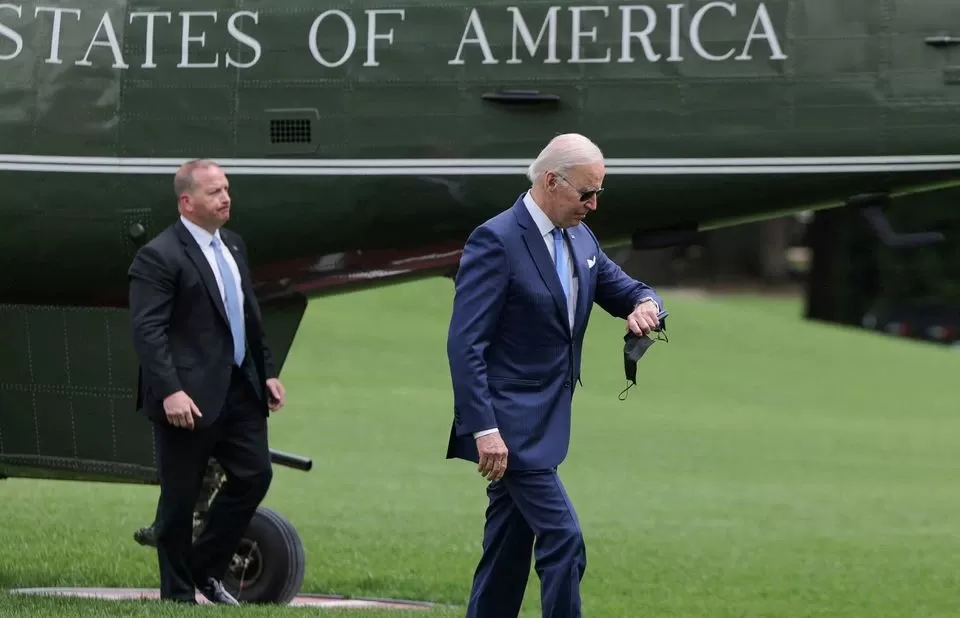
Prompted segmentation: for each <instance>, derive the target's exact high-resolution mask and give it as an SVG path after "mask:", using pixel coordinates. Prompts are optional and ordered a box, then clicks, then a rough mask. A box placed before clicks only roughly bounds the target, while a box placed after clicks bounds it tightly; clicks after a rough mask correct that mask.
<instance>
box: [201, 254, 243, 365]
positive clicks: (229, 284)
mask: <svg viewBox="0 0 960 618" xmlns="http://www.w3.org/2000/svg"><path fill="white" fill-rule="evenodd" d="M210 244H211V245H213V252H214V254H215V255H216V256H217V268H219V269H220V277H221V278H222V279H223V295H224V298H225V299H226V302H225V305H226V308H227V320H228V321H229V322H230V332H232V333H233V361H234V362H235V363H236V364H237V366H240V365H242V364H243V357H244V356H246V348H247V346H246V343H245V342H244V340H243V337H244V332H243V331H244V324H243V307H241V306H240V297H239V296H238V294H237V280H236V279H234V278H233V271H232V270H231V269H230V265H229V264H227V260H226V259H225V258H224V257H223V249H222V245H221V244H220V239H219V238H218V237H216V236H214V237H213V240H212V241H210Z"/></svg>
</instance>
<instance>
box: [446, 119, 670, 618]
mask: <svg viewBox="0 0 960 618" xmlns="http://www.w3.org/2000/svg"><path fill="white" fill-rule="evenodd" d="M528 176H529V179H530V182H531V188H530V190H529V191H527V192H525V193H523V194H522V195H520V196H519V197H518V198H517V200H516V202H515V203H514V204H513V206H512V207H511V208H509V209H507V210H505V211H504V212H502V213H500V214H499V215H497V216H495V217H493V218H492V219H490V220H489V221H486V222H485V223H483V224H482V225H480V226H479V227H477V228H476V229H475V230H474V231H473V232H472V233H471V234H470V236H469V238H468V240H467V242H466V246H465V247H464V250H463V256H462V258H461V261H460V268H459V270H458V272H457V278H456V292H455V297H454V302H453V314H452V316H451V318H450V328H449V334H448V339H447V355H448V358H449V362H450V373H451V377H452V380H453V394H454V421H453V426H452V427H451V432H450V439H449V443H448V449H447V458H448V459H449V458H459V459H465V460H468V461H472V462H475V463H477V466H478V470H479V472H480V474H481V475H482V476H483V477H484V478H485V479H486V480H488V481H489V484H488V485H487V496H488V498H489V507H488V508H487V512H486V525H485V528H484V535H483V555H482V557H481V558H480V563H479V564H478V565H477V569H476V572H475V573H474V580H473V590H472V592H471V595H470V601H469V604H468V607H467V618H511V617H516V616H517V614H518V613H519V611H520V606H521V603H522V601H523V594H524V591H525V589H526V586H527V579H528V577H529V572H530V560H531V554H534V555H535V558H536V569H537V572H538V573H539V575H540V583H541V600H542V605H543V616H544V618H548V617H549V618H579V616H580V615H581V602H580V581H581V579H582V578H583V573H584V571H585V569H586V550H585V547H584V543H583V535H582V533H581V530H580V523H579V521H578V519H577V514H576V511H575V510H574V508H573V504H572V503H571V502H570V499H569V497H568V496H567V493H566V490H565V489H564V487H563V483H562V482H561V481H560V477H559V475H558V473H557V468H558V466H559V465H560V464H561V463H562V462H563V460H564V459H565V458H566V455H567V449H568V447H569V443H570V415H571V402H572V398H573V392H574V390H575V388H576V383H577V381H578V380H579V378H580V355H581V351H582V349H583V336H584V333H585V332H586V330H587V322H588V320H589V318H590V312H591V308H592V307H593V303H597V304H598V305H599V306H600V307H601V308H602V309H604V310H605V311H606V312H607V313H609V314H611V315H613V316H616V317H618V318H622V319H624V320H626V325H627V328H629V329H630V330H631V331H633V332H634V333H636V334H638V335H639V334H647V333H649V332H650V331H651V330H654V329H657V328H659V327H660V321H659V319H658V314H659V311H660V309H661V308H662V306H663V303H662V302H661V300H660V297H659V296H658V295H657V294H656V292H654V290H653V289H652V288H650V287H649V286H647V285H646V284H644V283H642V282H640V281H635V280H634V279H631V278H630V277H628V276H627V275H626V274H625V273H624V272H623V271H622V270H621V269H620V268H619V267H618V266H617V265H616V264H615V263H614V262H613V261H611V260H610V259H609V258H608V257H607V256H606V254H604V252H603V250H602V249H601V248H600V244H599V243H598V242H597V239H596V237H595V236H594V235H593V232H591V231H590V228H588V227H587V225H586V224H585V223H584V219H585V218H586V217H587V215H588V214H589V213H590V212H592V211H594V210H596V209H597V204H598V197H599V195H600V193H601V192H602V191H603V179H604V163H603V154H602V153H601V151H600V149H599V148H598V147H597V146H596V144H594V143H593V142H591V141H590V140H589V139H587V138H586V137H584V136H582V135H578V134H565V135H560V136H557V137H556V138H554V139H553V140H551V141H550V143H549V144H547V146H546V147H545V148H544V149H543V151H542V152H541V153H540V155H539V156H538V157H537V159H536V161H534V162H533V164H532V165H531V166H530V168H529V170H528Z"/></svg>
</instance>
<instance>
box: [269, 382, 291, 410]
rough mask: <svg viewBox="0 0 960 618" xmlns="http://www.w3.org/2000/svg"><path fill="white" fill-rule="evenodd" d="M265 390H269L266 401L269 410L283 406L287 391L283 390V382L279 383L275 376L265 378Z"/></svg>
mask: <svg viewBox="0 0 960 618" xmlns="http://www.w3.org/2000/svg"><path fill="white" fill-rule="evenodd" d="M267 390H268V391H269V396H268V397H267V401H268V402H269V406H270V411H271V412H276V411H277V410H279V409H280V408H282V407H283V404H284V403H285V400H286V396H287V392H286V391H285V390H284V388H283V384H281V383H280V380H278V379H276V378H270V379H269V380H267Z"/></svg>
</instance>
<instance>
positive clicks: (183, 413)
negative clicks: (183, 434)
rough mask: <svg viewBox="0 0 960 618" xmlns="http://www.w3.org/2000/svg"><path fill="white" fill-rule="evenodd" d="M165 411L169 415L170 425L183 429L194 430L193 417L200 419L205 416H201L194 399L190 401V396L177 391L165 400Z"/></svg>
mask: <svg viewBox="0 0 960 618" xmlns="http://www.w3.org/2000/svg"><path fill="white" fill-rule="evenodd" d="M163 411H164V412H165V413H166V415H167V422H168V423H170V424H171V425H173V426H174V427H181V428H183V429H191V430H192V429H193V417H194V416H196V417H197V418H200V417H201V416H203V415H202V414H200V410H199V408H197V404H195V403H193V399H190V396H189V395H187V394H186V393H185V392H183V391H177V392H176V393H174V394H172V395H170V396H168V397H167V398H166V399H164V400H163Z"/></svg>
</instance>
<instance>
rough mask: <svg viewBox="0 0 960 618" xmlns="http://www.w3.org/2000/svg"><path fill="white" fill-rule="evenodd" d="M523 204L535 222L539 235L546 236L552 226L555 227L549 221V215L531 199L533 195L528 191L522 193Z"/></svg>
mask: <svg viewBox="0 0 960 618" xmlns="http://www.w3.org/2000/svg"><path fill="white" fill-rule="evenodd" d="M523 204H524V206H526V207H527V212H529V213H530V216H531V217H533V222H534V223H536V224H537V229H539V230H540V235H541V236H546V235H547V234H549V233H550V232H551V231H552V230H553V228H555V227H557V226H555V225H554V224H553V222H552V221H550V217H548V216H547V215H546V213H545V212H543V210H542V209H541V208H540V205H539V204H537V203H536V202H535V201H533V196H531V195H530V192H529V191H527V192H526V193H525V194H524V195H523Z"/></svg>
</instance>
